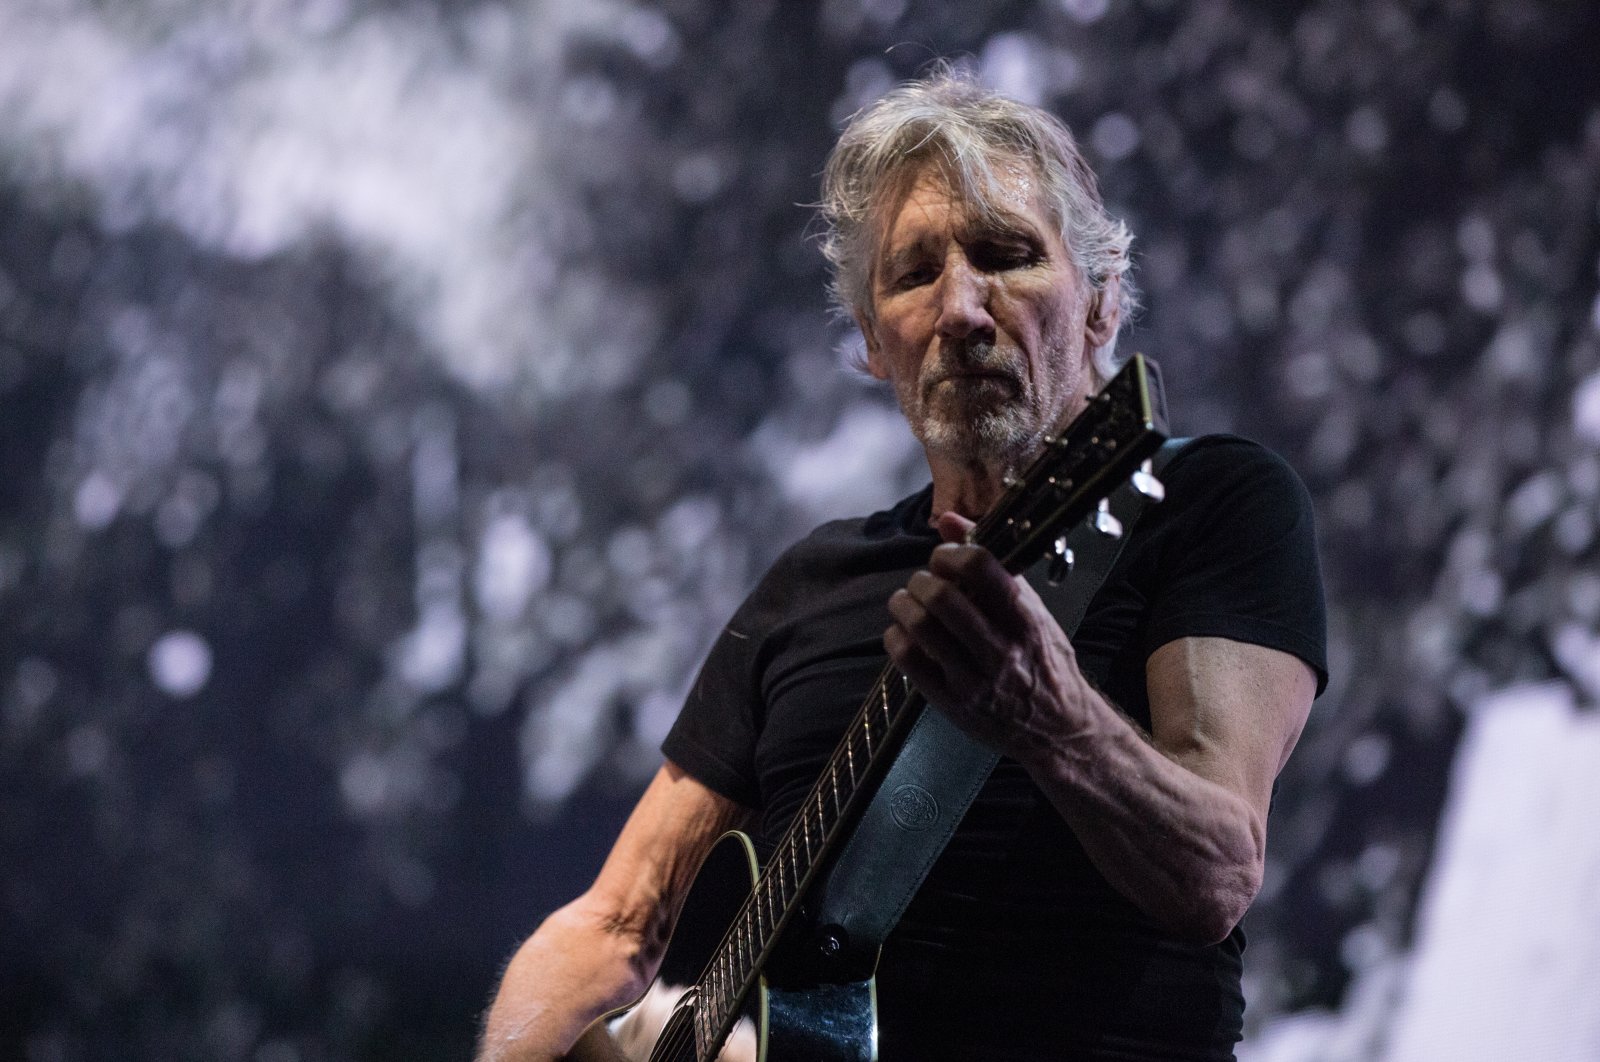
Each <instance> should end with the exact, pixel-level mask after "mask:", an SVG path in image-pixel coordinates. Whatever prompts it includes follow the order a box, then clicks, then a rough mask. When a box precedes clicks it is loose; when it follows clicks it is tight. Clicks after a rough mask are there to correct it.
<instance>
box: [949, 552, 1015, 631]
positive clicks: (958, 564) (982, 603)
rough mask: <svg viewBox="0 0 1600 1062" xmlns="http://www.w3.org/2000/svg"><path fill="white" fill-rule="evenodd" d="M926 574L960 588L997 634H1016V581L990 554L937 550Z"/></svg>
mask: <svg viewBox="0 0 1600 1062" xmlns="http://www.w3.org/2000/svg"><path fill="white" fill-rule="evenodd" d="M928 570H929V571H931V572H933V574H934V575H937V576H939V577H940V578H943V579H948V580H950V581H951V582H953V583H955V584H956V585H957V586H958V587H960V588H961V590H962V592H963V593H964V594H965V595H966V597H967V598H968V599H969V600H970V601H971V602H972V604H973V606H974V607H975V608H976V609H977V611H978V612H979V613H980V614H981V615H982V616H984V617H985V618H986V619H987V620H988V622H989V623H990V624H991V625H992V626H993V627H994V629H995V630H996V632H997V633H1011V634H1015V633H1017V631H1018V624H1017V620H1018V619H1019V618H1020V612H1019V610H1018V606H1017V581H1016V580H1015V579H1013V578H1012V576H1011V573H1010V572H1008V571H1006V569H1005V566H1004V565H1002V564H1001V563H1000V562H999V561H998V560H996V559H995V556H994V554H993V553H990V552H989V551H988V550H986V549H984V548H983V547H981V546H959V545H950V544H946V545H943V546H936V547H934V550H933V555H932V556H931V557H929V558H928Z"/></svg>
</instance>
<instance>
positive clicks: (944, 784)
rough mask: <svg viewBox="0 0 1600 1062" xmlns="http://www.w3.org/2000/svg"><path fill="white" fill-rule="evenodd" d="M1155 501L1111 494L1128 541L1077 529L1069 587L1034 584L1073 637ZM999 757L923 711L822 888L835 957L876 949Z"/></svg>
mask: <svg viewBox="0 0 1600 1062" xmlns="http://www.w3.org/2000/svg"><path fill="white" fill-rule="evenodd" d="M1188 442H1189V440H1188V439H1171V440H1169V441H1168V442H1166V443H1165V444H1164V445H1163V446H1162V447H1161V449H1160V450H1159V451H1157V453H1156V456H1155V458H1154V460H1153V467H1154V471H1155V473H1156V476H1157V478H1159V477H1160V474H1161V470H1162V469H1164V468H1165V467H1166V465H1167V463H1168V462H1169V461H1171V460H1172V458H1173V457H1174V456H1175V455H1176V454H1177V453H1178V451H1179V450H1181V449H1182V448H1183V447H1184V446H1185V445H1186V444H1187V443H1188ZM1147 504H1149V499H1148V498H1146V497H1145V496H1144V495H1143V494H1141V493H1140V492H1138V491H1136V490H1134V489H1133V488H1132V486H1130V485H1129V484H1126V483H1125V484H1123V485H1122V486H1120V487H1118V488H1117V489H1116V490H1115V491H1113V492H1112V493H1111V497H1110V503H1109V508H1110V512H1111V515H1112V516H1114V517H1115V518H1116V519H1117V520H1119V521H1121V523H1122V527H1123V534H1122V535H1121V536H1120V537H1115V538H1113V537H1111V536H1110V535H1106V534H1102V533H1100V532H1098V531H1095V530H1093V529H1091V528H1090V527H1089V526H1088V525H1087V524H1079V525H1078V526H1077V527H1076V528H1075V529H1074V530H1072V531H1071V532H1069V533H1068V535H1067V536H1066V539H1067V545H1068V547H1070V549H1071V550H1072V553H1073V556H1074V559H1075V563H1074V565H1073V569H1072V574H1071V577H1070V578H1069V579H1067V580H1066V581H1065V582H1062V583H1059V585H1052V584H1051V583H1050V581H1049V579H1048V578H1047V572H1048V564H1049V558H1046V559H1045V560H1044V561H1041V562H1039V563H1038V564H1035V565H1034V566H1033V567H1032V568H1030V569H1028V571H1027V573H1026V578H1027V580H1028V582H1029V583H1030V584H1031V585H1032V586H1033V588H1034V589H1035V590H1036V591H1037V592H1038V594H1039V596H1040V597H1041V598H1042V599H1043V600H1044V603H1045V605H1046V606H1047V607H1048V608H1049V609H1050V612H1051V614H1052V615H1054V616H1055V618H1056V620H1057V622H1059V623H1060V624H1061V629H1062V630H1063V631H1064V632H1066V634H1067V635H1068V636H1069V637H1070V636H1071V635H1072V634H1073V633H1074V632H1076V631H1077V629H1078V624H1080V623H1081V622H1083V616H1084V613H1085V612H1086V611H1087V610H1088V608H1089V602H1090V600H1091V599H1092V598H1093V597H1094V595H1095V593H1096V591H1098V590H1099V589H1100V587H1101V585H1102V584H1103V583H1104V582H1105V579H1106V576H1107V575H1108V574H1110V572H1111V567H1112V565H1113V564H1115V563H1116V560H1117V557H1118V555H1120V554H1121V552H1122V546H1123V544H1124V543H1125V542H1126V541H1127V538H1128V532H1131V531H1132V529H1133V525H1134V523H1135V522H1136V521H1137V520H1138V519H1139V516H1140V514H1141V513H1143V511H1144V508H1145V506H1146V505H1147ZM999 759H1000V756H999V754H998V753H996V752H995V751H993V750H992V749H990V748H989V747H988V746H986V745H983V744H980V743H979V742H977V741H975V740H973V739H972V738H969V737H968V736H967V735H966V734H964V733H962V732H961V731H960V730H958V729H957V728H956V726H955V724H954V723H951V722H950V721H949V720H948V719H947V718H946V717H945V715H944V714H943V713H942V712H938V711H933V710H928V709H925V710H924V711H923V713H922V716H921V717H920V718H919V719H918V720H917V721H916V723H915V724H913V726H912V729H911V733H910V735H909V736H908V737H907V738H906V743H905V745H904V746H903V747H902V748H901V750H900V753H899V755H897V756H896V757H895V760H894V763H893V765H892V766H891V767H890V768H889V773H888V774H887V775H886V776H885V777H884V780H883V784H882V785H881V786H879V787H878V791H877V792H876V793H875V794H874V795H873V798H872V800H871V802H870V803H869V804H868V805H867V809H866V811H865V812H863V813H862V818H861V821H860V823H859V824H858V825H857V827H856V830H855V832H854V834H853V835H852V837H851V839H850V841H849V842H848V843H847V844H846V845H845V847H844V850H843V851H842V852H840V854H839V858H838V861H837V862H836V863H835V864H834V867H833V870H832V871H831V872H830V873H829V875H828V879H827V882H826V884H825V885H824V886H823V888H822V891H821V894H820V898H819V900H818V904H817V908H816V916H815V918H814V919H813V920H812V925H813V926H816V927H818V929H819V930H820V932H821V937H820V943H821V944H822V946H823V947H824V948H826V949H828V950H830V951H833V950H838V949H842V948H847V949H848V950H849V951H851V952H852V953H857V954H859V953H861V952H862V950H864V949H872V950H874V951H875V950H876V949H877V947H878V946H879V945H880V944H882V943H883V941H884V938H885V937H887V936H888V935H889V931H890V930H891V929H893V928H894V925H895V923H896V922H898V921H899V920H900V915H901V914H902V913H903V912H904V911H905V909H906V905H907V904H909V903H910V902H911V897H912V895H913V894H915V893H916V891H917V888H918V886H920V885H921V884H922V880H923V879H924V878H925V877H927V875H928V871H929V869H931V868H932V866H933V862H934V860H935V859H937V858H938V857H939V853H941V852H943V851H944V848H945V845H946V844H947V843H948V842H949V840H950V837H951V835H952V834H954V833H955V829H956V826H957V825H958V824H959V823H960V822H961V818H962V816H964V815H965V814H966V813H967V808H969V807H970V806H971V805H972V801H973V800H974V799H975V798H976V797H977V795H978V790H980V789H981V788H983V784H984V782H986V781H987V780H988V778H989V774H990V772H991V771H993V770H994V765H995V764H996V763H997V762H998V761H999Z"/></svg>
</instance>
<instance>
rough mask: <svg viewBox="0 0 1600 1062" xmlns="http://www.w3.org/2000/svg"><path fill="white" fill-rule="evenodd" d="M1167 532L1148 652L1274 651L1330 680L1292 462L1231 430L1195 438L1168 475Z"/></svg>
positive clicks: (1309, 518) (1308, 515) (1316, 574)
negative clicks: (1205, 645) (1206, 644)
mask: <svg viewBox="0 0 1600 1062" xmlns="http://www.w3.org/2000/svg"><path fill="white" fill-rule="evenodd" d="M1163 478H1164V479H1165V481H1166V484H1167V488H1168V495H1167V500H1166V502H1165V504H1164V505H1163V508H1164V509H1168V510H1169V511H1171V512H1174V513H1177V514H1181V515H1179V516H1178V517H1177V518H1176V519H1175V520H1174V522H1173V524H1172V526H1171V528H1170V531H1169V533H1168V534H1167V535H1166V536H1164V539H1165V541H1164V542H1163V544H1162V549H1161V554H1160V557H1159V559H1158V561H1157V564H1158V566H1159V571H1158V577H1157V579H1156V580H1155V585H1156V586H1158V587H1160V588H1161V589H1160V590H1159V591H1158V592H1157V594H1156V595H1155V597H1154V599H1153V600H1152V602H1151V617H1150V623H1149V626H1148V627H1147V635H1146V646H1145V649H1146V652H1147V653H1153V652H1154V651H1155V650H1156V649H1158V648H1160V647H1161V646H1163V645H1165V644H1166V643H1168V642H1170V641H1173V640H1175V639H1178V638H1184V637H1220V638H1231V639H1233V640H1235V641H1242V642H1250V643H1252V644H1256V645H1262V646H1266V647H1267V648H1270V649H1278V650H1281V651H1283V652H1286V653H1290V654H1292V655H1294V656H1297V657H1299V658H1300V659H1301V660H1304V661H1305V662H1306V663H1307V664H1309V665H1310V666H1311V668H1312V669H1313V670H1314V671H1315V672H1316V674H1317V693H1318V694H1319V695H1320V694H1321V693H1322V691H1323V689H1324V687H1326V685H1327V682H1328V663H1327V618H1326V606H1325V604H1324V600H1323V592H1322V573H1321V567H1320V565H1319V563H1318V560H1317V543H1316V529H1315V524H1314V519H1313V515H1312V507H1311V497H1310V495H1309V493H1308V492H1307V491H1306V488H1305V485H1304V484H1303V483H1302V482H1301V481H1300V477H1299V476H1298V475H1296V474H1295V472H1294V469H1292V468H1290V467H1289V465H1288V464H1287V463H1286V462H1285V461H1284V460H1283V459H1282V458H1280V457H1278V456H1277V455H1276V454H1274V453H1272V452H1271V451H1270V450H1267V449H1266V448H1265V447H1262V446H1259V445H1257V444H1256V443H1252V442H1249V441H1248V440H1245V439H1240V438H1237V437H1234V436H1210V437H1207V438H1203V439H1199V440H1196V441H1195V442H1194V443H1191V444H1190V445H1189V446H1188V447H1187V448H1185V449H1184V450H1183V451H1182V452H1181V453H1180V454H1178V455H1177V456H1176V457H1174V458H1173V460H1172V463H1171V464H1170V465H1169V466H1168V468H1167V470H1166V473H1165V475H1164V477H1163Z"/></svg>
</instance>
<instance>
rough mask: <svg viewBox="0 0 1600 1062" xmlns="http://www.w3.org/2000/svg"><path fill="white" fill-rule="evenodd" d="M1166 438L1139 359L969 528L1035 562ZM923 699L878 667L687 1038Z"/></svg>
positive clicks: (759, 956) (754, 958) (765, 940)
mask: <svg viewBox="0 0 1600 1062" xmlns="http://www.w3.org/2000/svg"><path fill="white" fill-rule="evenodd" d="M1162 441H1163V436H1162V434H1161V432H1160V431H1159V430H1158V428H1157V427H1156V418H1155V412H1154V409H1153V405H1152V401H1151V397H1150V383H1149V378H1148V376H1147V373H1146V368H1145V364H1144V360H1143V359H1142V358H1141V357H1139V356H1138V355H1135V356H1134V357H1133V359H1132V360H1131V361H1130V363H1129V364H1128V366H1127V367H1126V368H1124V369H1123V371H1122V372H1120V373H1119V374H1118V375H1117V376H1116V378H1115V379H1113V380H1112V381H1111V382H1110V383H1109V384H1107V385H1106V388H1105V389H1104V390H1103V391H1102V392H1101V393H1100V394H1099V395H1096V396H1095V397H1094V398H1093V399H1092V400H1091V401H1090V403H1089V406H1088V408H1087V409H1086V410H1084V412H1083V413H1081V414H1080V415H1079V416H1078V417H1077V418H1076V419H1075V420H1074V421H1073V422H1072V423H1071V424H1070V425H1068V426H1067V428H1066V429H1065V430H1064V431H1062V432H1061V433H1060V434H1059V435H1056V436H1052V437H1050V438H1049V439H1047V440H1046V445H1045V447H1044V450H1043V452H1042V453H1041V454H1040V456H1039V457H1038V458H1037V459H1036V460H1035V461H1034V462H1033V463H1032V464H1031V465H1029V466H1028V468H1027V469H1026V470H1025V471H1024V472H1023V474H1022V475H1021V476H1019V477H1014V478H1012V479H1010V480H1008V482H1007V489H1006V492H1005V493H1004V494H1003V495H1002V496H1001V498H1000V499H999V501H997V502H996V503H995V505H994V506H993V507H992V508H991V509H990V510H989V512H988V513H986V514H985V515H984V517H983V519H982V520H980V521H979V523H978V524H977V526H976V527H975V528H974V531H973V534H972V536H971V540H972V541H973V542H975V543H977V544H978V545H981V546H984V547H985V548H987V549H989V551H990V552H992V553H993V554H994V555H995V556H996V557H997V558H998V559H999V560H1000V562H1001V563H1002V564H1003V565H1004V566H1005V568H1006V570H1007V571H1009V572H1011V573H1012V574H1019V573H1021V572H1022V571H1024V570H1026V569H1027V568H1028V567H1029V566H1030V565H1032V564H1033V562H1034V561H1036V560H1038V559H1039V558H1040V557H1041V556H1043V555H1044V554H1045V553H1046V552H1047V551H1048V550H1049V549H1050V546H1051V544H1052V543H1053V542H1055V541H1056V539H1057V537H1058V536H1059V535H1060V533H1061V530H1062V529H1063V528H1064V527H1066V526H1068V525H1070V524H1072V523H1074V522H1076V521H1078V520H1082V519H1083V518H1084V517H1085V516H1087V515H1089V514H1090V513H1092V512H1093V511H1094V509H1095V506H1096V504H1097V503H1099V502H1100V500H1101V499H1103V498H1105V497H1106V496H1107V495H1108V494H1110V492H1111V491H1112V489H1114V488H1115V487H1116V486H1117V485H1118V484H1120V483H1121V482H1123V481H1124V480H1125V479H1127V478H1128V477H1129V476H1130V475H1132V474H1133V473H1134V471H1135V469H1137V468H1138V467H1139V464H1140V462H1142V461H1144V460H1145V458H1147V457H1149V455H1150V454H1152V453H1153V452H1154V451H1155V450H1156V449H1157V448H1158V447H1159V446H1160V445H1161V442H1162ZM925 704H926V702H925V701H924V699H923V698H922V696H921V694H919V693H918V692H917V691H916V689H915V688H914V687H912V685H911V683H910V682H909V681H908V680H906V679H905V677H904V676H902V675H901V674H900V673H899V672H898V671H897V670H896V669H895V668H894V667H893V666H892V665H891V666H888V667H885V668H884V670H883V672H882V673H881V674H880V675H879V677H878V681H877V682H876V683H875V684H874V685H873V687H872V690H871V692H870V693H869V694H868V696H867V698H866V699H865V701H863V703H862V705H861V708H860V710H859V711H858V712H857V713H856V715H855V718H854V719H853V720H852V722H851V724H850V726H849V727H848V728H847V729H846V731H845V734H844V737H843V738H842V739H841V740H840V742H839V745H838V747H837V748H836V749H835V750H834V752H833V755H832V756H831V757H830V758H829V760H828V762H827V765H826V766H824V767H823V769H822V773H821V775H820V777H819V778H818V780H817V783H816V785H814V786H813V787H812V788H811V790H810V792H809V793H807V794H806V798H805V800H804V801H803V802H802V803H801V805H800V809H799V811H798V812H797V813H796V814H795V817H794V819H793V821H792V822H791V823H790V826H789V829H788V831H787V832H786V833H785V834H784V835H783V837H782V838H781V839H780V840H779V841H778V843H777V845H776V846H775V847H774V849H773V851H772V855H771V858H770V859H769V860H768V861H767V864H766V866H765V867H764V868H763V870H762V873H761V877H760V880H759V881H758V883H757V885H756V887H755V889H754V890H752V892H751V894H750V896H749V897H748V898H747V899H746V901H745V904H744V906H743V908H742V909H741V910H740V912H739V914H738V916H737V917H736V918H735V919H734V921H733V924H732V926H730V927H729V929H728V931H727V934H726V935H725V936H724V937H723V940H722V943H721V945H720V946H719V947H718V948H717V950H716V952H715V954H714V955H713V957H712V959H711V961H710V962H709V963H708V964H707V967H706V970H705V973H704V974H703V975H702V976H701V979H700V982H699V984H698V985H697V986H696V988H697V993H698V1000H699V1005H698V1006H697V1008H696V1011H697V1013H696V1017H695V1038H696V1041H697V1042H698V1043H699V1044H701V1045H704V1046H706V1047H707V1048H708V1053H709V1051H710V1049H711V1048H714V1047H715V1046H717V1045H720V1044H721V1042H722V1039H723V1037H725V1036H726V1035H727V1032H728V1030H729V1029H730V1028H731V1027H732V1025H733V1023H734V1021H735V1020H736V1018H737V1016H738V1008H739V1006H740V1005H741V1003H742V1002H743V1000H744V998H745V996H746V995H747V994H748V992H749V991H750V989H751V987H752V986H753V984H754V982H755V979H756V977H757V975H758V974H759V972H760V970H761V968H762V965H763V963H765V962H766V960H767V958H768V956H769V955H770V954H771V952H772V949H773V947H774V946H775V945H776V943H777V941H778V939H779V937H780V936H781V935H782V934H783V932H784V931H785V930H786V929H787V928H788V927H789V925H790V924H791V923H792V922H793V921H794V918H795V913H796V911H797V910H798V909H799V907H800V905H801V904H802V902H803V901H804V900H805V899H806V897H807V895H808V894H809V891H810V889H811V887H812V886H813V884H814V883H815V880H816V879H817V877H818V874H819V871H820V870H821V869H822V868H824V867H825V866H826V865H827V864H828V862H829V860H830V859H831V858H832V857H833V856H835V855H836V854H837V853H838V852H839V850H840V849H841V848H842V847H843V845H844V843H845V842H846V841H847V840H848V839H849V836H850V833H851V830H852V828H853V826H854V824H855V822H856V820H857V819H859V818H860V815H861V812H862V811H864V810H865V808H866V805H867V803H868V801H869V800H870V799H871V797H872V795H873V793H874V792H875V790H876V788H877V785H878V783H879V782H880V781H881V780H882V779H883V776H884V775H885V774H887V773H888V770H889V767H890V765H891V764H892V762H893V760H894V757H895V755H896V754H897V753H898V751H899V749H900V746H901V745H903V744H904V743H905V739H906V735H907V734H908V733H909V732H910V730H911V724H912V723H914V722H915V720H916V718H917V717H918V716H919V715H920V714H921V711H922V709H923V708H924V706H925Z"/></svg>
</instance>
